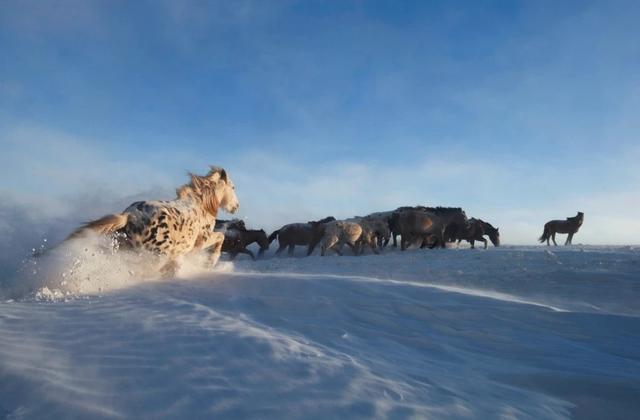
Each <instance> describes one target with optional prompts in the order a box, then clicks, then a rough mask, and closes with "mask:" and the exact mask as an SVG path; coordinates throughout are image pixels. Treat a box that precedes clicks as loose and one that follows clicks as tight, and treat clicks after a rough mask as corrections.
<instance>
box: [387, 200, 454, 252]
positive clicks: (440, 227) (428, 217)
mask: <svg viewBox="0 0 640 420" xmlns="http://www.w3.org/2000/svg"><path fill="white" fill-rule="evenodd" d="M391 223H392V225H393V229H395V231H396V232H399V233H400V236H401V240H400V249H401V250H403V251H404V250H405V249H407V247H408V246H411V245H412V244H414V243H415V242H416V241H417V240H420V241H421V243H424V241H425V240H426V239H427V238H428V237H429V236H432V235H433V236H435V237H436V241H439V242H442V243H444V236H443V233H444V227H445V224H444V221H443V220H442V219H440V218H439V217H438V216H436V215H435V214H433V213H429V212H425V211H421V210H404V211H399V212H395V213H394V214H393V217H392V218H391Z"/></svg>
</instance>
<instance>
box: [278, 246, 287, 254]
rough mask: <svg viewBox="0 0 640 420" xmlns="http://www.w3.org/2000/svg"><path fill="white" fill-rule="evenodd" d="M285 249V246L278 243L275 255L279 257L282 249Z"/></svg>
mask: <svg viewBox="0 0 640 420" xmlns="http://www.w3.org/2000/svg"><path fill="white" fill-rule="evenodd" d="M286 247H287V244H283V243H280V246H279V247H278V250H277V251H276V255H280V253H281V252H282V251H284V249H285V248H286Z"/></svg>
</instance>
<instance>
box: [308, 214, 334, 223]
mask: <svg viewBox="0 0 640 420" xmlns="http://www.w3.org/2000/svg"><path fill="white" fill-rule="evenodd" d="M335 220H336V218H335V217H333V216H328V217H325V218H324V219H320V220H316V221H313V220H312V221H309V222H307V223H329V222H333V221H335Z"/></svg>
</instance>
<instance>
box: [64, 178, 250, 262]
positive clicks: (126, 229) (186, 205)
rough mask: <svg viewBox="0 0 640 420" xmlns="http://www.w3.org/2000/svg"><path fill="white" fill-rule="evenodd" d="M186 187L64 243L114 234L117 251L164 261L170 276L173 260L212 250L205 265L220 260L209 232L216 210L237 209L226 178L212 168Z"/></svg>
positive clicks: (219, 237) (216, 236)
mask: <svg viewBox="0 0 640 420" xmlns="http://www.w3.org/2000/svg"><path fill="white" fill-rule="evenodd" d="M190 176H191V182H189V183H188V184H185V185H183V186H181V187H180V188H178V189H177V191H176V195H177V197H176V198H175V199H174V200H172V201H138V202H136V203H133V204H131V205H130V206H129V207H127V208H126V209H125V210H124V212H122V213H119V214H110V215H108V216H104V217H103V218H101V219H98V220H94V221H92V222H88V223H87V224H85V225H84V226H82V227H81V228H79V229H77V230H76V231H75V232H74V233H72V234H71V235H70V236H69V238H67V239H74V238H78V237H80V236H83V235H84V234H86V233H87V232H89V231H93V232H97V233H99V234H104V235H106V234H115V233H117V234H119V235H121V236H123V237H124V239H122V240H121V242H122V245H126V246H129V247H131V248H134V249H135V248H137V249H145V250H147V251H151V252H154V253H157V254H161V255H165V256H166V257H168V259H169V261H168V262H167V263H166V264H165V265H164V266H163V267H162V268H161V272H162V273H164V274H165V275H173V274H175V272H176V270H177V268H178V262H177V259H178V258H179V257H181V256H183V255H186V254H189V253H191V252H197V251H200V250H204V249H207V248H211V252H210V253H209V255H210V257H209V261H208V262H209V263H210V264H211V266H213V265H215V263H216V262H217V261H218V258H219V257H220V251H221V248H222V242H223V241H224V234H223V233H221V232H214V231H213V228H214V226H215V223H216V216H217V214H218V208H219V207H222V208H223V209H224V210H225V211H227V212H229V213H235V212H236V211H237V210H238V207H239V206H240V204H239V203H238V198H237V197H236V193H235V186H234V185H233V182H232V181H231V179H230V178H229V176H228V175H227V172H226V171H225V170H224V169H222V168H219V167H215V166H212V167H211V170H210V171H209V172H208V173H207V174H206V175H204V176H199V175H194V174H190Z"/></svg>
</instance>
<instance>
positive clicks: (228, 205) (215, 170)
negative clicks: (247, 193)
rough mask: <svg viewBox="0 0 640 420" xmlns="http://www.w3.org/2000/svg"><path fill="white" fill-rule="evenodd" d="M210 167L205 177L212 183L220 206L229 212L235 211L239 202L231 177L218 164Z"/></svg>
mask: <svg viewBox="0 0 640 420" xmlns="http://www.w3.org/2000/svg"><path fill="white" fill-rule="evenodd" d="M210 168H211V170H210V171H209V173H208V174H207V175H206V176H205V178H207V179H208V180H209V181H210V182H211V183H212V184H213V188H214V190H215V194H216V196H217V197H218V199H219V205H220V207H222V208H223V209H224V210H225V211H227V212H229V213H235V212H237V211H238V208H239V207H240V203H239V202H238V197H237V196H236V187H235V185H234V184H233V181H231V178H229V175H228V174H227V171H225V170H224V169H222V168H220V167H218V166H211V167H210Z"/></svg>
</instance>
